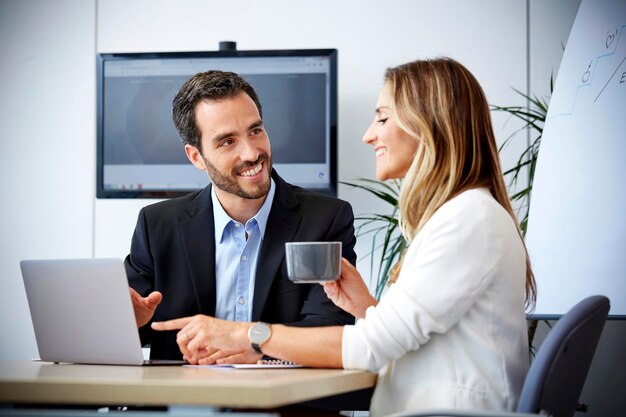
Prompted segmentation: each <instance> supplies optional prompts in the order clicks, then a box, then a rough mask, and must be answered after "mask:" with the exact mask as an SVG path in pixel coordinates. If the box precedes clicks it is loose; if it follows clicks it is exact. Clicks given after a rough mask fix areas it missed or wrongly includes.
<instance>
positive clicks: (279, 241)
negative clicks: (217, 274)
mask: <svg viewBox="0 0 626 417" xmlns="http://www.w3.org/2000/svg"><path fill="white" fill-rule="evenodd" d="M272 178H273V179H274V182H275V184H276V193H275V194H274V201H273V202H272V210H271V211H270V215H269V217H268V219H267V227H266V228H265V236H264V237H263V244H262V245H261V252H260V253H259V260H258V263H257V269H256V278H255V282H254V303H253V305H252V321H258V320H259V318H260V317H261V313H262V312H263V308H264V307H265V302H266V300H267V296H268V294H269V291H270V288H271V287H272V283H273V282H274V278H275V277H276V274H277V272H278V269H279V268H280V264H281V262H282V260H283V258H284V257H285V242H290V241H291V240H292V239H293V236H294V235H295V234H296V231H297V230H298V226H299V225H300V221H301V220H302V219H301V218H300V216H299V215H298V214H296V213H295V212H294V211H293V209H294V207H296V206H297V205H298V204H299V202H298V199H297V198H296V196H295V194H294V193H293V192H292V191H291V189H290V188H289V185H288V184H287V183H285V181H283V179H282V178H280V177H279V176H278V174H276V171H273V172H272Z"/></svg>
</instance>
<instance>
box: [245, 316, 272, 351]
mask: <svg viewBox="0 0 626 417" xmlns="http://www.w3.org/2000/svg"><path fill="white" fill-rule="evenodd" d="M271 336H272V329H271V328H270V325H269V324H267V323H263V322H262V321H260V322H258V323H255V324H253V325H252V326H250V329H249V330H248V338H249V339H250V345H251V346H252V349H254V351H255V352H257V353H263V352H261V345H262V344H263V343H265V342H267V341H268V340H269V338H270V337H271Z"/></svg>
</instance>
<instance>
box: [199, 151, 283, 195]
mask: <svg viewBox="0 0 626 417" xmlns="http://www.w3.org/2000/svg"><path fill="white" fill-rule="evenodd" d="M202 159H203V160H204V165H205V166H206V168H207V171H208V174H209V177H210V178H211V181H212V182H213V184H214V185H215V186H216V187H217V188H219V189H220V190H222V191H225V192H227V193H229V194H235V195H237V196H239V197H242V198H247V199H252V200H256V199H257V198H261V197H265V196H266V195H267V193H269V191H270V184H271V181H270V180H269V176H268V180H267V182H265V183H263V184H260V185H259V186H258V187H256V188H255V189H253V190H250V191H246V190H244V189H243V188H241V186H240V185H239V183H238V182H237V177H238V175H237V174H238V173H240V172H242V171H245V170H246V169H249V168H252V167H253V166H256V165H258V164H260V163H261V162H263V163H264V164H263V170H267V172H268V173H271V172H272V158H271V157H269V156H268V155H267V154H266V153H264V154H261V156H259V158H258V159H257V160H256V161H254V162H244V163H242V164H241V165H238V166H236V167H235V168H233V169H232V171H231V172H230V174H223V173H221V172H220V171H219V170H218V169H217V168H216V167H215V166H214V165H213V164H211V163H210V162H209V161H208V160H207V159H206V158H205V157H204V156H202Z"/></svg>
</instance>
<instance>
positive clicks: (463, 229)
mask: <svg viewBox="0 0 626 417" xmlns="http://www.w3.org/2000/svg"><path fill="white" fill-rule="evenodd" d="M466 197H467V198H466ZM493 204H498V203H497V202H495V200H491V201H490V200H487V199H485V198H482V199H481V198H476V197H474V196H472V195H470V196H465V195H463V194H462V195H460V196H458V197H457V198H455V199H453V200H451V201H450V202H448V203H447V204H445V205H444V206H442V207H441V208H440V209H439V210H438V211H437V212H436V213H435V214H434V215H433V217H432V218H431V219H430V220H429V221H428V222H427V224H426V225H425V226H424V227H423V228H422V230H421V231H420V232H419V234H418V235H417V236H416V238H415V239H414V241H413V242H412V243H411V245H410V247H409V249H408V251H407V254H406V256H405V260H404V264H403V266H402V270H401V272H400V276H399V278H398V280H397V282H396V283H395V284H393V285H391V287H390V288H389V290H388V291H387V293H386V294H385V295H384V297H383V298H382V300H381V301H380V302H379V304H378V305H377V306H376V307H370V308H369V309H368V310H367V312H366V316H365V319H363V320H359V321H358V322H357V323H356V324H355V325H353V326H346V327H345V328H344V331H343V339H342V359H343V365H344V368H346V369H367V370H370V371H372V372H377V371H379V370H380V369H381V368H382V367H383V366H384V365H385V364H386V363H387V362H388V361H390V360H393V359H398V358H400V357H401V356H403V355H404V354H405V353H407V352H409V351H412V350H416V349H418V348H419V347H420V346H421V345H423V344H425V343H427V342H428V340H429V339H430V337H431V335H432V334H433V333H440V334H441V333H446V332H447V331H448V330H449V329H450V328H451V327H453V326H454V325H455V324H456V323H457V322H458V321H459V320H460V319H461V318H462V317H463V315H464V314H466V312H467V311H468V310H469V309H470V307H471V306H472V305H473V304H474V303H475V302H476V300H477V299H478V298H479V297H480V296H481V295H482V293H483V292H484V291H485V289H486V288H487V286H488V285H489V283H490V282H491V280H492V279H493V276H494V271H495V270H496V267H497V265H498V264H499V262H500V259H501V257H502V252H503V250H504V244H503V238H502V230H510V229H509V228H508V227H510V225H504V224H503V223H504V222H506V217H508V221H509V222H510V221H511V219H510V216H508V213H506V212H504V213H505V214H506V216H502V215H499V216H498V215H496V216H493V214H494V209H495V208H494V207H493ZM498 208H499V209H500V210H501V211H504V210H502V208H501V207H499V205H498ZM507 226H508V227H507Z"/></svg>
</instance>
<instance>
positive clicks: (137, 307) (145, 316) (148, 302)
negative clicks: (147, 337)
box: [128, 287, 163, 328]
mask: <svg viewBox="0 0 626 417" xmlns="http://www.w3.org/2000/svg"><path fill="white" fill-rule="evenodd" d="M128 289H129V290H130V299H131V300H132V302H133V310H134V311H135V321H136V322H137V328H139V327H142V326H145V325H146V324H148V322H149V321H150V319H152V316H154V310H156V308H157V306H158V305H159V303H160V302H161V300H162V299H163V295H162V294H161V293H160V292H158V291H153V292H151V293H150V294H148V296H147V297H142V296H141V295H140V294H139V293H138V292H137V291H135V290H134V289H133V288H130V287H129V288H128Z"/></svg>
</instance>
